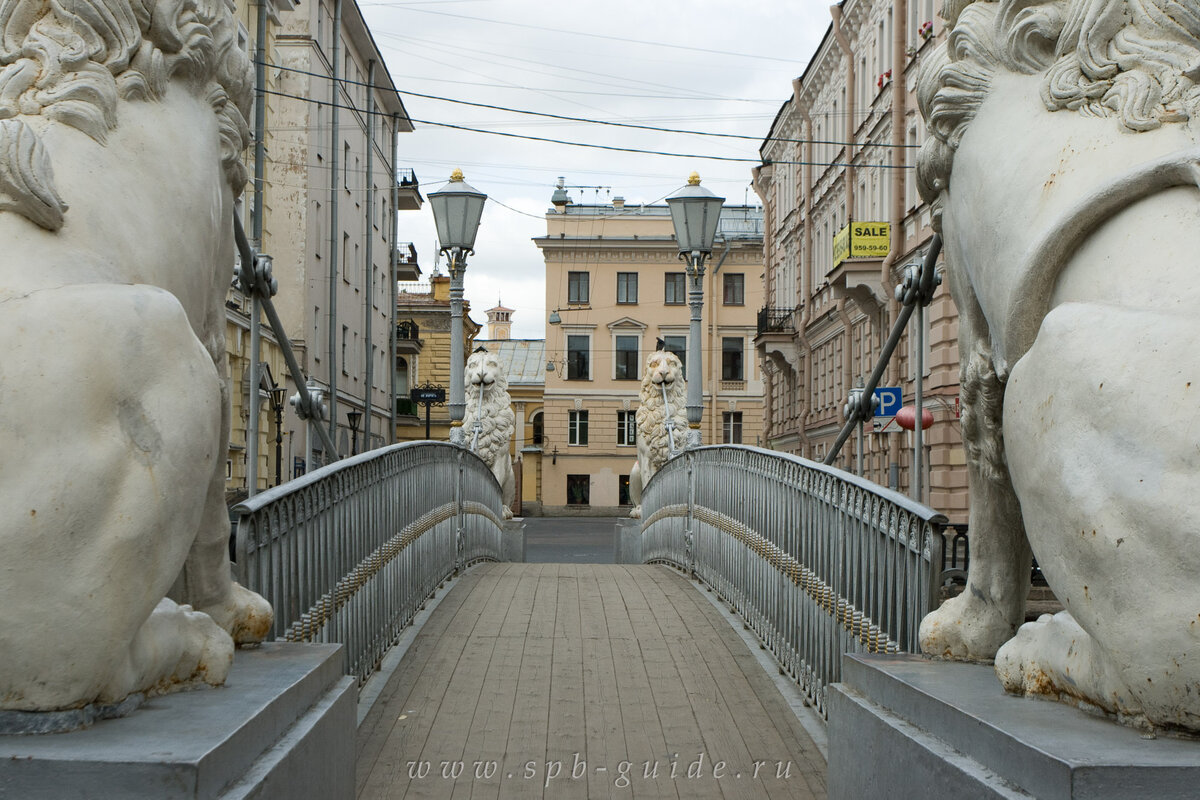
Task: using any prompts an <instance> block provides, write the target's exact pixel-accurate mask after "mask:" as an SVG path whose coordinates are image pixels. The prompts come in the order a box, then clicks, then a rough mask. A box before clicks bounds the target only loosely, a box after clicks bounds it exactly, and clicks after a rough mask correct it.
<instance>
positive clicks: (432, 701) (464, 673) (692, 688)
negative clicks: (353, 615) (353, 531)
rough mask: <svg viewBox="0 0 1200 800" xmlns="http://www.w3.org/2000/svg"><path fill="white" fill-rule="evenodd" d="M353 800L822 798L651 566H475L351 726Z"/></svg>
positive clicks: (792, 740) (781, 731)
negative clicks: (355, 728)
mask: <svg viewBox="0 0 1200 800" xmlns="http://www.w3.org/2000/svg"><path fill="white" fill-rule="evenodd" d="M358 753H359V755H358V773H357V786H358V795H359V797H360V798H369V799H370V800H376V799H377V798H389V799H390V798H397V799H398V798H409V797H412V798H418V797H437V798H442V797H447V798H449V797H453V798H459V797H463V798H476V797H486V798H508V797H520V798H526V797H554V798H559V797H567V798H571V797H578V798H598V797H610V796H612V797H635V798H640V797H678V798H707V797H712V798H758V797H772V798H775V797H778V798H792V797H794V798H822V797H825V761H824V759H823V758H822V757H821V754H820V752H819V751H818V749H817V747H816V746H815V745H814V744H813V742H812V740H811V739H810V738H809V737H808V735H807V734H806V733H805V732H804V729H803V728H802V727H801V726H800V724H799V723H798V722H797V720H796V718H795V716H794V715H793V714H792V712H791V710H790V709H789V708H788V706H787V704H786V703H785V702H784V700H783V698H782V697H781V696H780V694H779V692H778V690H777V689H776V688H775V686H774V685H773V684H772V682H771V680H770V679H769V678H768V676H767V675H766V674H765V673H764V672H763V670H762V668H761V667H760V666H759V665H758V662H757V661H756V660H755V658H754V656H753V655H752V654H751V653H750V652H749V651H748V650H747V647H746V645H745V643H744V642H743V641H742V639H741V638H740V637H739V636H738V634H737V632H736V631H734V630H733V629H731V628H730V626H729V623H728V622H726V620H725V619H723V618H722V617H721V615H720V613H719V612H718V611H717V610H716V609H715V608H713V606H712V605H711V604H710V603H709V602H708V601H707V600H706V599H705V598H704V597H703V596H702V595H701V594H700V592H698V591H697V590H696V588H695V587H694V586H693V585H692V584H691V583H690V582H689V581H688V580H687V579H686V578H684V577H683V576H681V575H679V574H678V573H676V572H674V571H672V570H669V569H667V568H665V567H658V566H633V565H608V564H488V565H484V566H480V567H476V568H474V569H472V570H470V571H468V572H467V573H466V575H464V576H463V577H462V578H461V579H460V580H459V582H458V583H457V584H456V585H455V586H454V588H453V589H452V590H451V591H450V593H449V594H448V595H447V596H446V597H445V598H444V599H443V600H442V602H441V604H440V605H439V606H438V608H437V609H436V610H435V611H434V612H433V614H432V615H431V616H430V618H429V621H428V622H427V623H426V625H425V627H424V628H423V629H422V630H421V632H420V633H419V635H418V636H417V637H416V639H415V640H414V642H413V644H412V647H411V648H410V649H409V651H408V652H407V653H406V654H405V656H404V658H403V659H402V661H401V663H400V667H399V669H397V670H396V672H395V674H394V675H393V676H392V678H391V680H390V681H389V682H388V684H387V686H386V688H385V689H384V690H383V692H382V693H381V694H380V696H379V699H378V700H377V701H376V703H375V706H374V707H373V708H372V710H371V712H370V713H369V714H368V716H367V718H366V719H365V720H364V721H363V724H362V725H361V726H360V728H359V733H358Z"/></svg>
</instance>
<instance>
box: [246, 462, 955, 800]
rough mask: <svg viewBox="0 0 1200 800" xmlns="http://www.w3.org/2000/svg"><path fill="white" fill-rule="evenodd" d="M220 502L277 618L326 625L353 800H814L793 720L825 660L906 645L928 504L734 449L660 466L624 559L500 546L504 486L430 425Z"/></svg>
mask: <svg viewBox="0 0 1200 800" xmlns="http://www.w3.org/2000/svg"><path fill="white" fill-rule="evenodd" d="M236 510H237V512H238V514H239V520H238V524H237V557H236V561H237V571H238V573H239V579H240V580H241V581H242V582H243V584H244V585H247V586H249V587H250V588H253V589H255V590H256V591H259V592H261V593H262V594H264V595H265V596H266V597H267V598H268V599H269V600H270V601H271V602H272V604H273V605H274V607H275V609H276V622H275V635H276V636H277V637H278V638H281V639H286V640H290V641H320V642H338V643H342V644H344V645H345V647H346V653H347V665H348V667H347V668H348V671H349V672H350V673H351V674H353V675H355V676H357V678H358V680H359V682H360V686H361V687H362V690H363V697H364V698H370V697H374V702H373V703H360V709H366V708H368V707H369V711H367V712H365V714H360V728H359V748H358V752H359V755H358V762H357V784H358V789H359V793H360V796H362V797H401V796H404V797H408V796H412V797H425V796H430V797H440V796H447V797H448V796H451V795H454V796H459V795H461V796H476V795H479V796H489V797H501V796H521V797H526V796H543V795H545V796H554V797H560V796H578V797H593V796H608V795H609V794H616V793H620V792H623V791H627V790H632V792H633V794H634V796H637V795H639V794H642V795H646V796H655V797H657V796H666V797H675V796H678V797H704V796H712V797H763V796H766V797H808V796H823V795H824V763H823V762H824V759H823V757H822V755H821V745H820V741H819V740H820V739H821V731H820V722H819V721H818V722H816V723H815V724H814V725H812V726H810V728H811V732H810V731H809V730H806V729H805V726H804V725H803V724H802V720H805V719H815V720H820V719H821V717H823V715H824V714H825V700H826V693H827V687H828V685H829V684H830V683H833V682H835V681H837V680H838V679H839V677H840V670H841V657H842V654H844V653H846V652H898V651H904V650H909V651H911V650H915V649H916V637H917V628H918V625H919V622H920V619H921V617H922V616H924V614H925V613H927V612H928V611H929V610H930V609H931V608H932V607H933V604H934V603H935V602H936V596H937V591H938V587H939V585H940V578H941V548H942V526H943V525H944V523H945V518H944V517H942V516H941V515H939V514H937V513H936V512H934V511H933V510H932V509H929V508H927V507H925V506H922V505H920V504H917V503H914V502H913V501H911V500H909V499H908V498H906V497H904V496H902V495H899V494H896V493H894V492H890V491H888V490H886V489H883V488H882V487H879V486H876V485H875V484H872V483H870V482H868V481H864V480H862V479H860V478H857V477H855V476H853V475H849V474H847V473H843V472H841V471H839V470H836V469H833V468H830V467H826V466H823V465H819V464H815V463H813V462H809V461H805V460H803V459H799V458H795V457H791V456H787V455H782V454H779V453H774V452H771V451H765V450H760V449H757V448H751V447H741V446H720V447H706V448H700V449H697V450H689V451H687V452H685V453H683V454H681V455H680V456H678V457H676V458H674V459H672V460H671V461H670V462H668V464H667V465H666V466H664V468H663V469H662V470H660V471H659V472H658V473H657V474H656V475H655V476H654V478H653V480H652V481H651V482H650V484H649V485H648V486H647V487H646V491H645V492H644V495H643V506H642V512H643V518H642V520H641V521H640V522H633V521H631V522H630V524H629V525H627V526H623V528H624V529H623V530H622V531H621V533H620V550H621V554H622V556H623V557H622V559H621V560H622V561H628V562H633V563H626V564H619V565H603V566H602V565H586V566H585V565H533V564H523V563H514V562H520V561H521V560H522V554H523V548H522V546H521V542H522V539H521V524H520V523H519V522H511V521H509V522H506V521H504V519H503V516H502V508H501V500H500V487H499V486H498V485H497V484H496V481H495V479H494V478H493V477H492V475H491V472H490V470H489V469H488V467H487V465H486V464H484V463H483V462H482V461H481V460H479V459H478V458H477V457H475V456H474V455H473V454H472V453H470V452H468V451H466V450H464V449H462V448H458V447H455V446H452V445H448V444H444V443H435V442H421V443H410V444H404V445H395V446H393V447H390V448H384V449H381V450H376V451H372V452H369V453H365V454H362V455H359V456H355V457H352V458H349V459H345V460H343V461H340V462H337V463H336V464H332V465H329V466H327V467H324V468H322V469H320V470H317V471H315V472H313V473H311V474H310V475H306V476H304V477H303V478H300V479H298V480H295V481H292V482H290V483H288V484H284V485H282V486H279V487H276V488H275V489H271V490H269V491H267V492H264V493H262V494H260V495H257V496H256V497H254V498H252V499H251V500H249V501H247V502H246V503H244V504H242V505H241V506H239V507H238V508H237V509H236ZM448 580H452V584H451V586H450V588H449V590H448V591H444V589H445V588H446V585H447V584H446V582H447V581H448ZM430 599H435V600H436V601H437V603H438V605H437V607H436V608H435V609H433V610H432V611H429V610H425V611H422V609H426V607H427V605H428V603H429V601H430ZM419 613H420V614H422V616H424V615H428V619H427V620H424V622H423V624H422V625H421V626H420V630H419V633H418V634H417V635H416V637H415V638H414V639H412V641H411V642H408V647H407V650H406V651H405V652H404V655H403V658H401V659H400V660H399V664H398V667H396V668H395V669H394V671H393V672H392V674H391V675H390V677H387V678H384V677H383V675H382V674H379V675H377V673H379V670H380V667H381V665H383V664H385V663H387V664H389V666H391V665H392V663H391V662H393V661H395V658H394V655H393V656H389V652H390V651H391V648H392V647H393V646H394V645H395V644H396V643H397V642H398V641H401V639H402V638H404V639H407V638H409V636H408V634H406V629H409V628H410V626H411V623H412V622H413V621H414V620H415V619H417V617H418V614H419ZM733 615H736V616H733ZM743 633H744V634H745V638H744V639H743V636H742V634H743ZM767 654H769V658H770V659H772V661H771V662H770V663H769V665H768V666H769V667H770V670H764V668H763V666H762V665H761V664H760V663H759V662H758V661H757V660H756V659H757V657H758V656H760V655H767ZM385 672H386V671H385ZM774 675H778V676H780V680H781V681H783V682H784V683H785V684H786V685H785V693H786V694H790V695H793V696H794V698H795V702H793V703H792V705H793V706H800V705H802V704H804V705H807V706H808V707H810V708H811V712H810V713H809V714H806V713H804V712H802V713H801V714H800V715H799V716H798V715H797V714H795V713H794V712H793V710H792V709H791V708H789V703H788V702H787V701H786V700H785V699H784V697H785V695H784V694H781V692H780V689H779V688H777V687H776V686H775V685H774V680H773V676H774ZM372 676H376V677H374V678H373V677H372ZM814 737H815V739H814ZM689 774H691V775H693V776H694V777H691V778H689ZM626 783H628V786H627V785H626Z"/></svg>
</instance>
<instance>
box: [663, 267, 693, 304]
mask: <svg viewBox="0 0 1200 800" xmlns="http://www.w3.org/2000/svg"><path fill="white" fill-rule="evenodd" d="M686 277H687V276H686V275H684V274H683V273H682V272H668V273H667V282H666V285H665V286H664V287H663V302H665V303H666V304H667V305H669V306H681V305H683V304H684V302H685V301H686V300H687V282H686V281H685V278H686Z"/></svg>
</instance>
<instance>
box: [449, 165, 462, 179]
mask: <svg viewBox="0 0 1200 800" xmlns="http://www.w3.org/2000/svg"><path fill="white" fill-rule="evenodd" d="M462 179H463V174H462V170H461V169H459V168H458V167H455V168H454V172H451V173H450V180H451V181H452V182H456V183H457V182H461V181H462Z"/></svg>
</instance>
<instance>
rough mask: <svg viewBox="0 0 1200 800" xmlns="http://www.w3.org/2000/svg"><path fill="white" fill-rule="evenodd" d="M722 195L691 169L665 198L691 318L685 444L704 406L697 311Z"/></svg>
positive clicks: (695, 433)
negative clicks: (685, 181) (684, 273)
mask: <svg viewBox="0 0 1200 800" xmlns="http://www.w3.org/2000/svg"><path fill="white" fill-rule="evenodd" d="M724 202H725V198H724V197H717V196H716V195H715V194H713V193H712V192H710V191H709V190H708V189H705V188H704V187H702V186H701V185H700V176H699V175H698V174H697V173H695V172H693V173H692V174H691V176H690V177H689V178H688V185H687V186H684V187H683V188H682V189H680V190H679V191H678V192H676V193H675V194H673V195H671V196H670V197H668V198H667V206H668V207H669V208H670V209H671V224H672V225H674V226H675V239H676V240H677V241H678V243H679V260H680V261H682V262H683V263H684V264H686V265H687V277H688V305H689V306H691V310H692V319H691V326H690V328H689V330H688V360H687V420H688V436H687V446H688V447H689V448H690V447H699V446H700V415H701V412H702V411H703V407H704V394H703V387H702V386H701V385H700V384H701V381H702V380H703V378H702V370H701V369H700V358H701V355H700V314H701V311H702V310H703V308H704V260H705V259H706V258H708V257H709V256H710V255H711V254H712V249H713V239H715V238H716V235H717V223H718V221H720V219H721V205H722V204H723V203H724Z"/></svg>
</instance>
